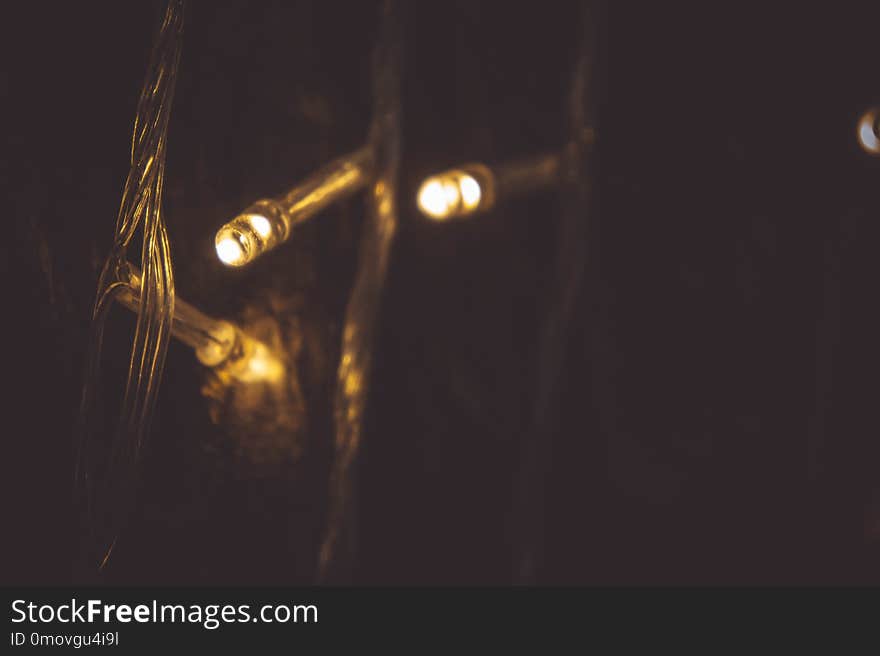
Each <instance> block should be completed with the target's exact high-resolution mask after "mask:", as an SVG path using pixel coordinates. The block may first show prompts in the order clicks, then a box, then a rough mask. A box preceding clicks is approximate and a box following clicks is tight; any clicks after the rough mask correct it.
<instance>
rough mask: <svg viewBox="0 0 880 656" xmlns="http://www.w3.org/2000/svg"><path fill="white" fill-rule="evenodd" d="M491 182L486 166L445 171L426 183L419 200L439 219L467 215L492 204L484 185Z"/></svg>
mask: <svg viewBox="0 0 880 656" xmlns="http://www.w3.org/2000/svg"><path fill="white" fill-rule="evenodd" d="M472 170H473V171H474V174H471V171H472ZM490 181H491V172H490V171H489V169H487V168H486V167H485V166H482V165H477V164H470V165H467V166H466V167H462V168H461V169H453V170H450V171H444V172H443V173H438V174H437V175H434V176H431V177H430V178H428V179H427V180H425V181H424V182H423V183H422V186H421V187H420V188H419V193H418V196H417V198H416V201H417V202H418V206H419V209H420V210H421V211H422V213H423V214H425V215H426V216H427V217H429V218H431V219H434V220H437V221H444V220H446V219H452V218H456V217H461V216H467V215H469V214H473V213H475V212H477V211H479V210H485V209H488V207H489V206H490V205H491V202H489V201H490V198H488V196H490V194H487V193H486V192H485V190H484V188H483V185H484V184H486V183H489V182H490Z"/></svg>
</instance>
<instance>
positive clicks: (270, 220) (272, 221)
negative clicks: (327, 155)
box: [214, 146, 373, 267]
mask: <svg viewBox="0 0 880 656" xmlns="http://www.w3.org/2000/svg"><path fill="white" fill-rule="evenodd" d="M372 169H373V149H372V148H371V147H369V146H364V147H363V148H361V149H360V150H357V151H355V152H353V153H350V154H349V155H345V156H343V157H340V158H338V159H336V160H334V161H332V162H330V163H329V164H327V165H326V166H324V167H322V168H321V169H319V170H318V171H316V172H315V173H313V174H312V175H311V176H309V177H308V178H306V179H305V180H303V181H302V182H301V183H300V184H299V185H297V186H296V187H294V188H293V189H291V190H290V191H289V192H288V193H286V194H285V195H284V196H282V197H281V198H277V199H271V198H264V199H262V200H258V201H257V202H256V203H254V204H253V205H251V206H250V207H248V208H247V209H246V210H245V211H244V212H242V213H241V214H239V215H238V216H236V217H235V218H234V219H232V221H230V222H229V223H227V224H225V225H224V226H223V227H222V228H220V229H219V230H218V231H217V235H216V237H215V239H214V246H215V248H216V249H217V257H218V258H219V259H220V261H221V262H223V264H225V265H227V266H232V267H240V266H244V265H246V264H248V263H250V262H253V261H254V260H255V259H257V258H258V257H260V256H261V255H263V254H264V253H266V252H268V251H270V250H272V249H273V248H275V247H276V246H278V245H279V244H282V243H284V242H285V241H287V239H288V237H290V233H291V231H292V229H293V227H294V226H295V225H297V224H298V223H302V222H303V221H306V220H307V219H309V218H311V217H312V216H314V215H315V214H317V213H318V212H320V211H321V210H322V209H324V208H325V207H327V206H328V205H330V204H332V203H334V202H336V201H338V200H340V199H342V198H345V197H347V196H350V195H351V194H353V193H355V192H356V191H358V190H359V189H362V188H363V187H365V186H366V184H367V183H368V182H369V181H370V179H371V178H372Z"/></svg>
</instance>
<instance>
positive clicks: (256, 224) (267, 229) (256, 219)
mask: <svg viewBox="0 0 880 656" xmlns="http://www.w3.org/2000/svg"><path fill="white" fill-rule="evenodd" d="M248 219H249V220H250V222H251V226H252V227H253V229H254V230H256V231H257V234H258V235H260V237H262V238H263V239H265V238H266V237H268V236H269V235H270V234H272V224H271V223H269V219H267V218H266V217H265V216H261V215H260V214H251V215H250V216H249V217H248Z"/></svg>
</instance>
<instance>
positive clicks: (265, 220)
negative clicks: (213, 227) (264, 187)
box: [214, 199, 291, 267]
mask: <svg viewBox="0 0 880 656" xmlns="http://www.w3.org/2000/svg"><path fill="white" fill-rule="evenodd" d="M290 223H291V219H290V217H289V216H287V213H286V212H285V210H284V207H282V206H281V204H280V203H278V202H277V201H274V200H269V199H264V200H258V201H257V202H256V203H254V204H253V205H251V206H250V207H249V208H248V209H247V210H245V211H244V212H242V213H241V214H239V215H238V216H237V217H235V218H234V219H232V221H230V222H229V223H227V224H226V225H225V226H223V227H222V228H220V230H218V231H217V236H216V237H215V238H214V246H215V247H216V248H217V257H218V258H220V261H221V262H223V264H225V265H227V266H233V267H239V266H244V265H245V264H247V263H248V262H252V261H253V260H254V259H255V258H257V257H259V256H260V255H261V254H262V253H265V252H266V251H268V250H270V249H272V248H274V247H275V246H277V245H278V244H280V243H281V242H283V241H284V240H285V239H287V234H288V232H289V230H290Z"/></svg>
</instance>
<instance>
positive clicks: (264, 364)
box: [237, 342, 284, 383]
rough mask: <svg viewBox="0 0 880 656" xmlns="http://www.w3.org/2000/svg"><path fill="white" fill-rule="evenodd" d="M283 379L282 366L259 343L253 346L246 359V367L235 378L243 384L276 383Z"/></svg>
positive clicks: (265, 347)
mask: <svg viewBox="0 0 880 656" xmlns="http://www.w3.org/2000/svg"><path fill="white" fill-rule="evenodd" d="M283 377H284V365H283V364H282V363H281V362H280V361H279V360H278V359H277V358H275V357H274V356H273V355H272V353H271V352H270V351H269V348H268V347H267V346H265V345H264V344H262V343H260V342H256V343H255V344H254V347H253V350H252V351H251V353H250V357H248V359H247V367H246V368H245V369H244V370H243V371H242V372H241V373H240V374H239V375H238V376H237V378H238V379H239V380H241V381H243V382H245V383H256V382H266V383H277V382H279V381H280V380H281V379H282V378H283Z"/></svg>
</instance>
